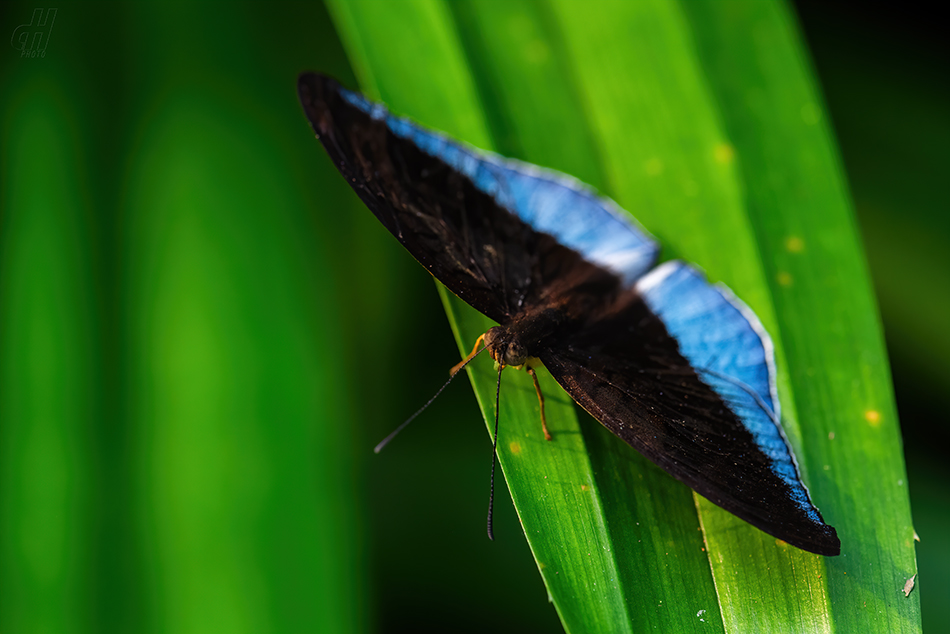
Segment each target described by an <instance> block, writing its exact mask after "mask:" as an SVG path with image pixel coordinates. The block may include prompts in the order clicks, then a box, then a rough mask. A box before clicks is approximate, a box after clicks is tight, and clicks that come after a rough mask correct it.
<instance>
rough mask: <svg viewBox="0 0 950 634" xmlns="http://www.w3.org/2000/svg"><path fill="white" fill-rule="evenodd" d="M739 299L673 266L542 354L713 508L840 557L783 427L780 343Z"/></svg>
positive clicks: (571, 387)
mask: <svg viewBox="0 0 950 634" xmlns="http://www.w3.org/2000/svg"><path fill="white" fill-rule="evenodd" d="M730 295H731V294H730V293H728V291H724V290H723V289H721V288H717V287H714V286H712V285H710V284H709V283H708V282H707V281H706V280H705V279H704V278H703V276H702V274H700V273H699V272H698V271H696V270H695V269H693V268H692V267H689V266H687V265H685V264H683V263H681V262H668V263H666V264H664V265H662V266H661V267H659V268H657V269H655V270H654V271H653V272H651V273H650V274H648V275H647V276H645V277H644V278H642V279H641V280H640V282H639V283H638V284H637V285H636V286H635V288H634V289H632V290H631V291H630V293H629V294H628V295H626V296H624V297H621V298H620V299H619V300H618V301H617V303H616V304H615V306H613V307H612V308H610V309H608V310H606V311H605V312H604V313H603V314H601V315H595V316H594V317H593V318H592V320H591V322H589V323H588V324H586V325H585V327H584V328H583V329H581V330H579V331H578V332H577V333H575V334H573V335H571V336H568V337H566V338H564V339H562V340H559V341H557V342H555V343H554V344H553V345H551V346H550V347H549V349H548V350H546V351H545V352H544V353H542V354H541V355H540V358H541V360H542V361H543V362H544V364H545V366H546V367H547V368H548V370H549V371H550V372H551V374H552V375H553V376H554V378H555V379H556V380H557V381H558V382H559V383H560V384H561V385H562V387H564V389H565V390H567V392H568V393H569V394H570V395H571V396H572V397H573V398H574V399H575V400H576V401H577V402H578V403H580V404H581V405H582V406H583V407H584V408H585V409H587V410H588V411H589V412H590V413H591V414H592V415H593V416H594V417H595V418H596V419H598V420H599V421H600V422H601V423H603V424H604V425H605V426H606V427H607V428H608V429H610V430H611V431H612V432H613V433H614V434H616V435H617V436H619V437H620V438H621V439H623V440H624V441H626V442H627V443H628V444H630V445H631V446H633V447H634V448H636V449H638V450H639V451H640V452H641V453H643V454H644V455H645V456H647V457H648V458H650V459H651V460H652V461H653V462H655V463H656V464H658V465H659V466H660V467H662V468H663V469H665V470H666V471H667V472H669V473H670V474H671V475H673V476H675V477H677V478H678V479H680V480H682V481H683V482H685V483H686V484H688V485H689V486H690V487H691V488H693V489H694V490H695V491H697V492H698V493H700V494H701V495H703V496H704V497H706V498H707V499H709V500H710V501H712V502H714V503H715V504H718V505H719V506H722V507H723V508H725V509H726V510H728V511H730V512H732V513H734V514H735V515H737V516H739V517H741V518H742V519H744V520H746V521H747V522H749V523H750V524H753V525H754V526H757V527H759V528H760V529H762V530H764V531H765V532H767V533H770V534H772V535H774V536H776V537H779V538H780V539H783V540H785V541H787V542H788V543H790V544H792V545H795V546H798V547H800V548H805V549H806V550H810V551H812V552H817V553H820V554H825V555H834V554H837V553H838V551H839V549H840V544H839V541H838V538H837V536H836V534H835V531H834V529H833V528H831V527H830V526H828V525H826V524H825V523H824V522H823V520H822V518H821V515H820V514H819V513H818V510H817V509H816V508H815V507H814V505H813V504H812V503H811V501H810V499H809V497H808V492H807V490H806V489H805V486H804V485H803V484H802V482H801V479H800V477H799V475H798V471H797V467H796V465H795V461H794V458H793V457H792V453H791V450H790V449H789V446H788V444H787V442H786V440H785V438H784V436H783V434H782V431H781V428H780V426H779V425H778V422H777V421H778V418H777V410H778V408H777V399H776V398H775V396H774V387H773V384H774V378H773V377H774V369H773V364H772V353H771V345H770V342H769V341H768V339H767V335H766V338H764V339H763V338H762V334H764V331H762V330H761V326H759V325H758V320H757V319H755V320H754V321H750V315H751V312H746V311H748V309H744V310H743V307H741V305H739V304H736V303H733V302H734V299H733V298H732V297H730ZM752 317H753V319H754V316H752Z"/></svg>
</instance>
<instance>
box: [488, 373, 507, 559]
mask: <svg viewBox="0 0 950 634" xmlns="http://www.w3.org/2000/svg"><path fill="white" fill-rule="evenodd" d="M504 369H505V366H504V365H502V364H498V385H497V386H495V439H494V440H493V441H492V444H491V487H490V488H489V489H488V539H490V540H492V541H495V533H494V531H493V530H492V512H493V511H494V509H495V461H496V460H497V459H498V403H499V399H500V398H501V371H502V370H504Z"/></svg>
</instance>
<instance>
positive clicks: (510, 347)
mask: <svg viewBox="0 0 950 634" xmlns="http://www.w3.org/2000/svg"><path fill="white" fill-rule="evenodd" d="M485 347H486V348H488V354H489V355H491V358H492V359H494V360H495V363H497V364H499V365H510V366H512V367H515V368H517V367H520V366H522V365H524V362H525V361H527V359H528V356H529V354H528V349H527V348H526V347H525V346H524V344H522V343H521V342H520V341H518V338H517V337H515V336H514V335H513V334H512V333H511V332H510V331H508V330H507V329H505V328H504V327H502V326H495V327H494V328H491V329H490V330H489V331H488V332H486V333H485Z"/></svg>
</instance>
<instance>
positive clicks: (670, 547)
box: [330, 1, 919, 632]
mask: <svg viewBox="0 0 950 634" xmlns="http://www.w3.org/2000/svg"><path fill="white" fill-rule="evenodd" d="M330 7H331V13H332V14H333V15H334V18H335V20H336V22H337V25H338V28H339V30H340V33H341V36H342V39H343V42H344V45H345V47H346V48H347V50H348V52H349V54H350V58H351V61H352V63H353V64H354V67H355V71H356V74H357V76H358V77H359V78H360V81H361V87H362V88H363V89H364V90H365V91H367V92H368V93H370V94H371V95H373V96H375V97H377V98H381V99H382V100H383V101H385V102H386V103H387V104H388V105H390V106H391V108H392V109H393V110H394V111H396V112H397V113H402V114H407V115H410V116H412V117H413V118H415V119H416V120H418V121H419V122H421V123H423V124H424V125H427V126H429V127H433V128H436V129H441V130H444V131H446V132H448V133H449V134H451V135H453V136H456V137H458V138H462V139H464V140H466V141H469V142H471V143H473V144H474V145H476V146H479V147H485V148H495V149H498V150H501V151H504V152H505V153H506V154H511V155H514V156H517V157H519V158H523V159H525V160H529V161H532V162H535V163H539V164H543V165H548V166H551V167H555V168H558V169H562V170H564V171H566V172H568V173H572V174H575V175H577V176H578V177H581V178H583V179H585V180H587V181H589V182H591V183H593V184H595V185H597V186H598V187H599V188H600V189H601V190H602V191H604V192H605V193H607V194H609V195H611V196H612V197H614V198H615V199H616V200H617V201H618V202H619V203H620V204H621V205H622V206H623V207H625V208H626V209H628V210H631V211H632V212H633V213H634V214H635V215H636V217H637V218H638V219H639V220H640V221H641V222H642V223H643V224H644V225H645V226H646V227H648V228H649V229H650V230H651V231H652V232H653V233H654V234H655V235H656V236H657V237H658V238H659V239H660V240H661V242H662V243H663V245H664V248H665V254H666V256H667V257H673V256H675V257H682V258H684V259H687V260H690V261H694V262H696V263H698V264H699V265H700V266H702V267H703V268H704V269H705V270H706V272H707V273H708V275H709V276H710V278H711V279H712V280H715V281H718V280H721V281H723V282H725V283H726V284H728V285H729V286H730V287H731V288H732V289H733V290H735V291H736V293H737V294H738V295H739V296H740V297H742V298H743V299H744V300H745V301H746V302H747V303H748V304H749V305H750V306H751V307H752V308H753V309H754V310H755V311H756V312H757V314H758V315H759V316H760V318H761V319H762V321H763V323H764V324H765V325H766V327H767V328H768V329H769V331H770V332H771V333H772V336H773V339H774V340H775V343H776V351H777V356H778V362H779V371H780V393H781V396H782V401H783V404H784V412H783V418H784V419H785V426H786V430H787V432H788V435H789V437H790V440H791V442H792V444H793V445H794V447H795V449H796V454H797V456H798V457H799V461H800V466H801V468H802V472H803V476H804V478H805V480H806V482H807V483H808V484H809V486H810V488H811V491H812V494H813V497H814V499H815V500H816V502H817V503H818V504H819V506H821V508H822V510H823V511H824V515H825V518H826V519H827V520H828V521H829V523H831V524H833V525H834V526H836V527H837V529H838V531H839V535H840V536H841V539H842V544H843V546H842V555H841V556H840V557H839V558H834V559H831V558H821V557H818V556H815V555H811V554H808V553H804V552H802V551H799V550H797V549H794V548H791V547H788V546H787V545H784V544H782V543H776V540H774V539H772V538H770V537H768V536H766V535H764V534H763V533H761V532H759V531H757V530H756V529H753V528H752V527H750V526H748V525H746V524H744V523H743V522H741V521H739V520H737V519H736V518H734V517H732V516H731V515H729V514H727V513H725V512H723V511H721V510H719V509H718V508H715V507H713V506H712V505H711V504H709V503H708V502H706V501H704V500H702V499H700V498H698V497H697V496H695V495H693V494H691V493H690V492H689V491H688V490H687V489H686V488H685V487H683V486H682V485H680V484H679V483H677V482H675V481H673V480H672V479H670V478H668V477H666V476H665V475H663V474H662V473H660V472H659V471H658V470H657V469H655V468H653V467H652V466H651V465H649V464H647V463H646V462H645V461H644V460H643V459H642V458H640V457H639V456H637V455H636V454H635V453H634V452H633V451H631V450H630V449H629V448H628V447H626V446H625V445H623V444H622V443H620V442H619V441H617V440H616V439H614V438H612V437H611V436H610V435H609V434H607V433H606V432H605V431H604V430H602V429H601V428H600V427H599V426H598V425H596V424H595V423H592V421H590V420H581V421H578V420H577V414H576V410H575V408H574V407H573V406H572V404H571V403H570V400H569V399H568V397H566V396H565V395H564V394H563V392H561V391H559V390H558V389H557V388H556V386H554V384H553V381H551V380H550V378H549V377H544V378H543V379H542V387H543V389H544V390H545V392H546V394H548V395H549V397H548V403H549V405H548V415H549V420H550V423H549V424H550V426H551V429H552V432H553V433H554V435H555V441H554V442H552V443H546V442H545V441H544V440H543V438H541V435H540V430H539V425H538V423H537V403H536V401H535V399H534V394H533V390H532V389H531V385H530V381H529V380H528V379H527V377H525V376H523V375H518V374H516V373H514V372H509V373H506V377H505V382H506V389H505V390H504V393H503V395H502V406H501V412H500V415H501V419H502V432H501V438H500V441H499V456H500V460H501V464H502V467H503V470H504V473H505V476H506V479H507V482H508V485H509V488H510V490H511V493H512V497H513V499H514V502H515V506H516V508H517V509H518V512H519V516H520V519H521V522H522V525H523V527H524V530H525V534H526V536H527V538H528V542H529V544H530V545H531V548H532V550H533V552H534V555H535V558H536V560H537V562H538V567H539V569H540V571H541V574H542V577H543V578H544V580H545V583H546V585H547V587H548V590H549V593H550V596H551V599H552V601H553V602H554V604H555V607H556V608H557V610H558V612H559V615H560V616H561V619H562V622H563V623H564V625H565V628H566V629H567V630H568V631H572V632H595V631H605V632H607V631H610V632H616V631H640V630H642V629H646V628H653V627H656V628H659V629H661V630H664V631H693V630H700V629H703V630H705V629H707V628H710V627H713V628H717V629H723V630H727V631H788V630H790V629H791V630H800V631H826V630H827V631H830V630H833V629H840V630H841V631H851V630H854V629H862V630H863V631H886V632H895V631H907V632H912V631H917V630H918V629H919V603H918V599H917V595H916V594H912V595H911V596H910V597H909V598H905V597H904V595H903V594H902V593H901V592H900V590H901V588H903V585H904V582H905V581H906V579H908V578H909V577H911V576H912V575H914V574H915V572H916V562H915V558H914V546H913V528H912V526H911V522H910V509H909V503H908V497H907V489H906V486H905V480H906V477H905V475H904V467H903V462H902V457H901V453H900V436H899V430H898V425H897V419H896V413H895V409H894V406H893V400H892V396H891V390H890V378H889V374H888V369H887V363H886V357H885V355H884V351H883V344H882V338H881V332H880V324H879V321H878V319H877V317H876V310H875V308H874V303H873V297H872V294H871V291H870V287H869V283H868V279H867V273H866V271H865V266H864V261H863V255H862V253H861V249H860V245H859V243H858V240H857V237H856V235H855V231H854V222H853V219H852V215H851V209H850V204H849V202H848V200H847V194H846V191H845V187H844V185H843V180H842V177H841V174H840V167H839V164H838V159H837V156H836V153H835V150H834V146H833V143H832V141H831V137H830V134H829V131H828V127H827V122H826V120H825V115H824V111H823V107H822V104H821V99H820V97H819V96H818V95H817V93H816V91H815V88H814V86H813V81H812V79H811V76H810V71H809V69H808V65H807V62H806V59H805V56H804V54H803V52H802V50H801V46H800V44H799V42H798V38H797V34H796V30H795V26H794V23H793V21H792V19H791V18H790V16H789V15H788V13H787V10H786V9H785V8H784V6H783V5H781V4H775V3H728V4H723V3H712V2H702V3H694V2H683V3H681V4H674V3H661V2H655V3H619V2H617V3H598V4H594V5H591V4H588V3H584V4H581V3H570V2H553V3H527V2H515V3H507V4H505V5H504V6H502V5H499V4H492V3H477V2H463V3H441V2H435V1H432V2H414V3H399V4H397V5H392V4H390V5H383V4H380V3H374V2H342V1H339V2H331V3H330ZM406 33H412V37H410V38H406V37H405V34H406ZM443 296H444V299H445V305H446V309H447V312H448V315H449V318H450V321H451V322H452V324H453V328H454V330H455V332H456V334H457V337H458V345H459V349H460V351H464V350H465V349H467V348H468V347H470V346H471V342H472V341H474V339H475V337H477V335H478V334H480V333H481V332H483V331H484V330H485V329H486V328H487V327H488V326H489V325H490V324H489V323H488V322H487V321H486V320H485V319H484V318H483V317H481V316H480V315H477V314H474V312H473V311H472V310H471V309H469V308H468V307H466V306H464V305H463V304H462V303H461V302H459V301H458V300H457V299H455V298H454V297H450V296H447V295H446V294H445V293H444V291H443ZM480 361H482V363H481V364H479V363H478V362H475V363H473V364H472V365H471V366H469V367H470V375H471V378H472V382H473V385H474V386H475V391H476V395H477V396H478V398H479V403H480V404H481V407H482V411H483V413H484V414H485V417H486V419H489V420H490V419H492V418H493V417H494V411H493V409H494V408H493V402H494V373H493V372H491V370H490V367H489V365H490V364H488V363H487V362H485V360H480ZM508 375H513V376H508ZM872 465H873V466H872ZM700 529H702V532H701V533H700ZM621 628H626V629H621Z"/></svg>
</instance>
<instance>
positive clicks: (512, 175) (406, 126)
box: [340, 90, 660, 284]
mask: <svg viewBox="0 0 950 634" xmlns="http://www.w3.org/2000/svg"><path fill="white" fill-rule="evenodd" d="M340 94H341V96H342V97H343V99H345V100H346V101H347V102H348V103H350V104H351V105H353V106H354V107H356V108H359V109H360V110H362V111H363V112H365V113H367V114H369V115H370V117H372V118H373V119H376V120H379V121H383V122H385V123H386V125H387V127H388V128H389V129H390V130H391V131H392V133H393V134H395V135H396V136H398V137H400V138H402V139H406V140H409V141H412V142H413V143H415V144H416V145H417V146H418V147H419V149H421V150H422V151H423V152H425V153H427V154H429V155H430V156H433V157H438V158H439V159H441V160H443V161H445V162H446V163H447V164H448V165H450V166H451V167H453V168H455V169H456V170H458V171H459V172H460V173H462V174H464V175H465V176H467V177H468V178H469V179H471V181H472V183H474V185H475V186H476V187H477V188H478V189H479V190H481V191H483V192H485V193H486V194H488V195H490V196H491V197H492V198H494V199H495V201H496V202H497V203H498V204H499V205H500V206H502V207H504V208H505V209H507V210H509V211H512V212H514V213H515V214H516V215H517V216H518V217H519V218H520V219H521V220H523V221H524V222H526V223H528V224H529V225H531V227H533V228H534V229H535V230H536V231H541V232H544V233H547V234H549V235H551V236H554V237H555V238H556V239H557V240H558V241H559V242H560V243H561V244H563V245H564V246H566V247H569V248H571V249H574V250H575V251H577V252H579V253H580V254H581V255H583V256H584V257H585V258H586V259H587V260H589V261H591V262H593V263H595V264H599V265H601V266H603V267H605V268H607V269H609V270H611V271H613V272H615V273H617V274H618V275H620V276H621V278H622V279H623V281H624V282H625V283H627V284H632V283H633V282H634V281H635V280H636V279H637V278H639V277H640V276H641V275H643V274H644V273H646V272H647V271H648V270H650V269H651V268H653V265H654V264H656V259H657V257H658V256H659V253H660V247H659V245H658V244H657V243H656V242H655V241H654V240H653V238H652V236H650V234H649V233H647V231H646V230H645V229H643V227H640V226H639V225H637V224H636V221H634V220H633V219H632V218H631V217H630V216H629V215H628V214H626V213H624V212H623V211H622V210H621V209H620V208H619V207H618V206H617V204H616V203H614V202H613V201H612V200H609V199H607V198H604V197H602V196H598V195H596V194H595V193H594V192H592V191H591V190H590V188H589V187H587V186H586V185H584V184H583V183H581V182H580V181H578V180H577V179H575V178H572V177H570V176H568V175H566V174H562V173H560V172H556V171H554V170H548V169H543V168H540V167H538V166H536V165H531V164H529V163H524V162H521V161H516V160H513V159H508V158H504V157H501V156H498V155H497V154H493V153H491V152H485V151H484V150H478V149H476V148H473V147H471V146H468V145H466V144H464V143H460V142H458V141H453V140H451V139H449V138H447V137H445V136H444V135H442V134H439V133H437V132H433V131H431V130H426V129H425V128H422V127H419V126H417V125H415V124H414V123H412V122H411V121H409V120H408V119H404V118H401V117H396V116H394V115H392V114H390V113H389V111H388V110H386V108H384V107H382V106H380V105H379V104H376V103H373V102H371V101H369V100H367V99H366V98H365V97H364V96H363V95H360V94H359V93H355V92H350V91H348V90H342V91H341V93H340Z"/></svg>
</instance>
